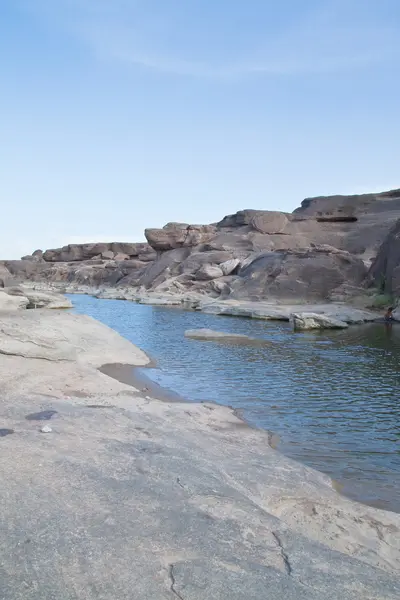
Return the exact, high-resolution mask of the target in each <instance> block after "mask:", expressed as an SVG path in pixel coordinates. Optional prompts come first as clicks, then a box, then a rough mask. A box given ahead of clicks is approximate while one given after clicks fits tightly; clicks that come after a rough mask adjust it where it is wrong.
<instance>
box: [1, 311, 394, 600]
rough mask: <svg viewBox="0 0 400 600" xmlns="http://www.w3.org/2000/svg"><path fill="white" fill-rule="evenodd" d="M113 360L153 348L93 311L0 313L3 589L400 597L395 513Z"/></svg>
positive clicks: (20, 592) (172, 599) (90, 594)
mask: <svg viewBox="0 0 400 600" xmlns="http://www.w3.org/2000/svg"><path fill="white" fill-rule="evenodd" d="M104 363H108V364H110V363H125V364H132V365H145V364H147V363H148V358H147V357H146V356H145V355H144V354H143V353H142V352H141V351H140V350H139V349H137V348H135V346H133V345H132V344H130V343H129V342H128V341H126V340H124V339H122V338H121V337H120V336H119V335H118V334H116V333H115V332H113V331H111V330H110V329H108V328H107V327H105V326H104V325H101V324H100V323H97V322H96V321H93V320H92V319H90V318H88V317H82V316H77V315H70V314H68V313H62V312H53V311H45V310H43V311H23V312H21V313H13V314H11V313H9V314H5V313H4V314H2V315H0V379H1V381H2V396H1V403H0V426H1V428H4V430H8V431H9V432H11V433H9V434H7V435H4V437H0V485H1V489H2V504H1V510H2V534H3V535H2V544H1V546H0V565H1V567H0V597H1V598H2V599H4V600H22V599H23V600H50V599H52V600H53V599H57V600H71V599H77V600H78V599H79V600H83V599H84V600H86V599H88V600H95V599H96V600H98V599H102V600H103V599H104V600H106V599H107V600H109V599H111V598H113V599H118V600H124V599H127V600H128V599H129V600H132V599H133V598H134V599H135V600H136V599H138V600H176V599H177V598H180V599H183V600H205V599H207V600H208V599H213V600H214V599H215V600H226V599H228V598H229V599H233V600H239V599H240V600H242V599H243V598H246V599H250V600H260V599H261V598H271V599H274V600H275V599H278V600H280V599H284V600H292V599H293V600H302V599H304V600H305V599H308V600H320V599H321V598H324V599H326V600H331V599H332V600H334V599H335V600H336V599H341V600H353V599H363V600H364V599H369V600H372V599H381V600H383V599H385V600H391V599H393V600H394V599H397V598H399V596H400V583H399V570H400V515H397V514H394V513H389V512H385V511H381V510H376V509H373V508H370V507H366V506H363V505H360V504H357V503H355V502H352V501H350V500H348V499H346V498H343V497H341V496H339V495H338V494H337V493H336V492H335V491H334V489H333V487H332V485H331V481H330V480H329V478H328V477H326V476H324V475H322V474H320V473H317V472H315V471H313V470H312V469H309V468H307V467H304V466H302V465H300V464H298V463H296V462H294V461H292V460H289V459H287V458H285V457H284V456H282V455H281V454H280V453H278V452H276V451H274V450H273V449H272V448H271V447H270V446H269V434H268V433H267V432H262V431H258V430H255V429H251V428H250V427H247V425H246V424H245V423H243V422H242V421H241V420H240V419H239V418H237V417H236V416H235V415H234V414H233V413H232V411H230V410H229V409H227V408H223V407H218V406H215V405H212V404H189V403H172V402H163V401H161V400H160V399H156V398H151V397H150V396H148V395H147V391H146V390H141V389H138V388H137V387H134V386H130V385H126V384H124V383H121V382H119V381H117V380H116V379H113V378H111V377H108V376H106V375H104V374H103V373H101V372H100V371H99V367H100V365H101V364H104ZM108 372H111V371H110V369H109V370H108ZM46 419H48V420H46ZM43 420H45V421H46V422H45V423H44V422H43ZM43 425H49V426H50V428H51V430H52V431H51V432H49V433H46V434H45V435H44V434H43V433H41V432H40V429H41V428H43Z"/></svg>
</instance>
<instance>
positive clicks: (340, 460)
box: [70, 295, 400, 512]
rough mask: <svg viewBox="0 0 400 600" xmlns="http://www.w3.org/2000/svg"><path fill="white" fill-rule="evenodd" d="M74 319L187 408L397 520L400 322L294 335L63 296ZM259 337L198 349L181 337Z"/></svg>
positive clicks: (247, 322) (256, 324) (268, 325)
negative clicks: (202, 333) (142, 363)
mask: <svg viewBox="0 0 400 600" xmlns="http://www.w3.org/2000/svg"><path fill="white" fill-rule="evenodd" d="M70 298H71V300H72V302H73V304H74V310H75V312H78V313H82V314H87V315H90V316H92V317H94V318H96V319H98V320H99V321H101V322H103V323H105V324H106V325H108V326H110V327H112V328H113V329H115V330H116V331H118V332H119V333H120V334H121V335H123V336H124V337H126V338H127V339H129V340H130V341H132V342H133V343H134V344H136V345H137V346H139V347H140V348H142V349H143V350H144V351H145V352H147V353H148V354H149V355H150V356H151V357H152V358H153V359H155V361H156V363H157V368H156V369H147V370H146V375H147V376H149V377H150V378H151V379H152V380H153V381H155V382H156V383H158V384H159V385H161V386H163V387H165V388H168V389H170V390H173V391H174V392H177V393H178V394H179V395H181V396H183V397H184V398H186V399H187V400H188V401H197V402H198V401H206V400H207V401H213V402H217V403H219V404H224V405H228V406H232V407H233V408H235V409H240V410H241V411H242V414H243V416H244V418H245V419H246V420H247V421H248V422H249V423H250V424H252V425H255V426H257V427H261V428H264V429H268V430H269V431H273V432H274V433H276V434H278V436H279V440H280V441H279V444H278V450H279V451H281V452H283V453H284V454H286V455H288V456H290V457H292V458H294V459H296V460H298V461H300V462H303V463H305V464H307V465H310V466H311V467H313V468H315V469H318V470H319V471H323V472H324V473H327V474H328V475H330V476H331V477H332V478H333V479H334V480H335V481H337V482H339V485H340V488H341V489H342V491H343V493H345V494H346V495H348V496H349V497H351V498H354V499H356V500H359V501H361V502H364V503H367V504H371V505H373V506H377V507H380V508H385V509H387V510H393V511H396V512H400V324H399V325H394V326H393V327H386V326H385V325H383V324H369V325H362V326H354V327H350V328H349V329H347V330H342V331H336V332H327V331H325V332H318V333H311V332H310V333H293V332H292V330H291V327H290V325H289V324H288V323H282V322H276V321H275V322H274V321H259V320H251V319H241V318H233V317H221V316H214V315H206V314H202V313H199V312H191V311H183V310H178V309H175V308H166V307H165V308H164V307H152V306H144V305H139V304H135V303H133V302H127V301H119V300H97V299H95V298H92V297H89V296H76V295H74V296H70ZM196 328H209V329H214V330H217V331H225V332H235V333H240V334H246V335H249V336H252V337H259V338H263V339H266V340H269V341H270V342H271V345H268V346H262V345H260V346H258V345H257V346H254V345H248V346H247V345H244V344H236V345H235V344H232V343H229V344H227V343H221V342H201V341H197V340H190V339H186V338H185V337H184V332H185V331H186V330H187V329H196Z"/></svg>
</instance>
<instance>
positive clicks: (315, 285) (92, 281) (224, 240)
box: [0, 190, 400, 302]
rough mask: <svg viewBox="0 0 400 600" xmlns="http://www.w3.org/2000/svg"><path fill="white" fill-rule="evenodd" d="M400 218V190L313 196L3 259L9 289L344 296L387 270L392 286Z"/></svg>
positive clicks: (2, 280) (0, 270) (2, 277)
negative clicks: (26, 285)
mask: <svg viewBox="0 0 400 600" xmlns="http://www.w3.org/2000/svg"><path fill="white" fill-rule="evenodd" d="M398 219H400V190H392V191H389V192H383V193H380V194H365V195H358V196H327V197H318V198H309V199H306V200H304V201H303V202H302V205H301V207H300V208H298V209H296V210H295V211H294V212H293V213H292V214H288V213H283V212H277V211H261V210H242V211H239V212H237V213H235V214H233V215H227V216H225V217H224V218H223V219H222V220H221V221H219V222H218V223H214V224H211V225H192V224H188V223H168V224H167V225H165V226H164V227H163V228H162V229H146V231H145V236H146V239H147V243H122V242H118V243H117V242H114V243H103V244H99V243H97V244H75V245H72V244H71V245H69V246H65V247H63V248H58V249H51V250H46V251H45V252H41V251H40V250H37V251H35V252H34V253H33V254H32V255H30V256H25V257H23V259H22V260H20V261H2V262H1V263H0V285H1V284H3V285H4V286H6V285H8V284H9V283H10V282H14V281H37V282H58V283H60V284H63V283H65V285H73V286H74V285H75V286H83V285H85V286H91V287H99V288H101V287H114V286H119V287H127V288H135V289H143V290H147V291H150V292H161V293H175V294H176V293H187V292H195V293H196V294H204V295H208V296H210V297H214V298H222V299H226V298H230V299H236V300H251V301H258V300H267V299H268V300H278V301H282V302H285V301H293V300H294V299H296V300H298V301H320V300H331V299H341V298H346V297H347V296H348V295H349V294H350V295H351V293H352V290H353V291H354V292H356V291H357V290H358V289H359V288H360V286H362V285H376V282H377V281H378V280H379V278H380V277H381V275H382V276H383V277H384V278H385V282H386V286H387V287H388V289H390V290H392V288H393V286H392V285H391V283H390V282H391V279H392V277H393V275H396V273H395V271H396V267H397V262H396V261H397V258H396V252H395V251H394V250H393V251H392V250H390V252H391V256H392V259H393V260H391V261H389V267H388V266H387V263H386V262H385V259H384V258H382V256H383V254H385V252H386V253H387V251H388V250H387V247H388V244H389V245H390V248H393V246H394V244H395V242H394V241H393V236H394V235H395V234H394V233H393V231H392V228H393V227H394V225H395V224H396V222H397V220H398ZM390 240H391V241H390ZM385 249H386V250H385ZM393 261H394V262H393ZM371 264H372V265H373V266H372V268H371V271H370V272H369V270H370V267H371ZM396 276H397V275H396ZM396 286H397V284H396ZM396 286H395V287H394V288H393V289H397V287H396ZM399 291H400V286H399Z"/></svg>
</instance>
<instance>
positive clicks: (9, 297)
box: [0, 287, 72, 311]
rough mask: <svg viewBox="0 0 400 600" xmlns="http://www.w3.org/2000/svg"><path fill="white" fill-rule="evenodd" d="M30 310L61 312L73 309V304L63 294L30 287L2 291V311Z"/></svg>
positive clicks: (0, 294) (0, 303) (0, 297)
mask: <svg viewBox="0 0 400 600" xmlns="http://www.w3.org/2000/svg"><path fill="white" fill-rule="evenodd" d="M30 308H47V309H53V310H60V309H65V308H72V303H71V301H70V300H68V298H66V297H65V296H63V295H62V294H56V293H53V292H41V291H37V290H34V289H32V288H29V287H8V288H2V289H0V310H4V311H7V310H23V309H30Z"/></svg>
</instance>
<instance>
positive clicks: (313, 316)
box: [292, 312, 348, 331]
mask: <svg viewBox="0 0 400 600" xmlns="http://www.w3.org/2000/svg"><path fill="white" fill-rule="evenodd" d="M292 320H293V329H294V330H295V331H307V330H309V329H346V328H347V327H348V325H347V323H345V322H344V321H339V319H334V318H332V317H327V316H326V315H321V314H317V313H313V312H303V313H294V314H293V315H292Z"/></svg>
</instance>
